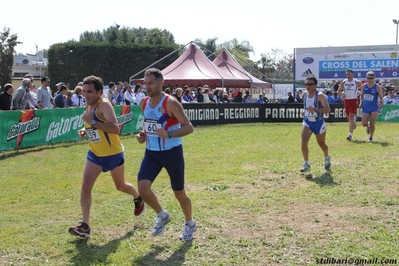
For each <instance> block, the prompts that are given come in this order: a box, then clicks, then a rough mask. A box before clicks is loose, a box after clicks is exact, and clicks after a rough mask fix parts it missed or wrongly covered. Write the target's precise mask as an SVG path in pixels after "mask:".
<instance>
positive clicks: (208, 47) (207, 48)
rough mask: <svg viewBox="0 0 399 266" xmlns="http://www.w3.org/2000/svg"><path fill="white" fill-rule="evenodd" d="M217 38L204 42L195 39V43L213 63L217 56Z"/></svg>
mask: <svg viewBox="0 0 399 266" xmlns="http://www.w3.org/2000/svg"><path fill="white" fill-rule="evenodd" d="M217 39H218V38H217V37H214V38H211V39H208V40H206V41H205V42H203V41H202V40H200V39H195V40H194V42H195V43H197V44H198V45H199V46H200V48H201V50H202V51H203V52H204V54H205V55H206V56H207V57H208V58H209V60H211V61H213V60H214V59H215V58H216V56H217V52H218V51H217V45H216V41H217Z"/></svg>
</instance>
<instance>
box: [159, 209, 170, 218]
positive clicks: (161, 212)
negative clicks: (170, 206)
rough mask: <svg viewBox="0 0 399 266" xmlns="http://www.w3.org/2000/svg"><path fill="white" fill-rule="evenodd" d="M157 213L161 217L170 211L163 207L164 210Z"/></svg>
mask: <svg viewBox="0 0 399 266" xmlns="http://www.w3.org/2000/svg"><path fill="white" fill-rule="evenodd" d="M157 215H158V216H160V217H166V216H168V212H167V211H165V210H164V209H162V211H160V212H158V213H157Z"/></svg>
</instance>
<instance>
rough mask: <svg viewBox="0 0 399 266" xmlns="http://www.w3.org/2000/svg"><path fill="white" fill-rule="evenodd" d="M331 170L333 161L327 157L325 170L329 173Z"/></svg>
mask: <svg viewBox="0 0 399 266" xmlns="http://www.w3.org/2000/svg"><path fill="white" fill-rule="evenodd" d="M330 168H331V160H330V156H327V157H326V158H324V169H326V170H327V171H329V170H330Z"/></svg>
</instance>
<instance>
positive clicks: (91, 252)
mask: <svg viewBox="0 0 399 266" xmlns="http://www.w3.org/2000/svg"><path fill="white" fill-rule="evenodd" d="M133 232H134V229H133V230H132V231H129V232H127V233H126V234H125V235H124V236H122V237H120V238H117V239H114V240H112V241H110V242H108V243H107V244H105V245H102V246H100V245H95V244H94V245H90V243H89V242H90V240H87V239H83V238H77V239H75V240H73V241H71V243H72V244H75V246H76V250H77V252H78V253H77V254H76V255H75V256H74V257H72V258H71V259H70V263H71V264H72V265H76V266H78V265H79V266H80V265H98V264H103V265H105V264H107V258H108V256H109V255H110V254H112V253H115V252H116V250H117V249H118V246H119V244H120V242H121V241H122V240H124V239H128V238H130V237H131V236H132V235H133Z"/></svg>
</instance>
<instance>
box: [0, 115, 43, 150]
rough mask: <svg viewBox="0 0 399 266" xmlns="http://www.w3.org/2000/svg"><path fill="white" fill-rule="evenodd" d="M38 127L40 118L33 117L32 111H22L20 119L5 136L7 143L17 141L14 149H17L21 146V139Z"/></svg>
mask: <svg viewBox="0 0 399 266" xmlns="http://www.w3.org/2000/svg"><path fill="white" fill-rule="evenodd" d="M39 127H40V117H35V113H34V110H26V111H24V112H23V113H22V114H21V116H20V118H19V123H17V124H14V125H12V126H11V127H10V130H9V131H8V134H7V141H10V140H13V139H15V138H16V139H17V143H16V145H15V148H19V147H20V146H21V143H22V140H23V137H24V136H25V135H26V134H28V133H30V132H33V131H35V130H38V129H39Z"/></svg>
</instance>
